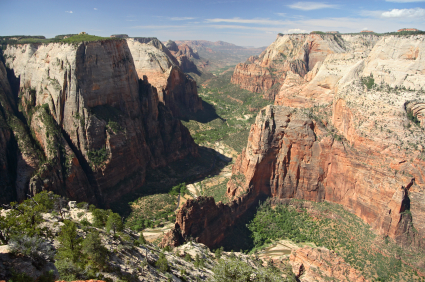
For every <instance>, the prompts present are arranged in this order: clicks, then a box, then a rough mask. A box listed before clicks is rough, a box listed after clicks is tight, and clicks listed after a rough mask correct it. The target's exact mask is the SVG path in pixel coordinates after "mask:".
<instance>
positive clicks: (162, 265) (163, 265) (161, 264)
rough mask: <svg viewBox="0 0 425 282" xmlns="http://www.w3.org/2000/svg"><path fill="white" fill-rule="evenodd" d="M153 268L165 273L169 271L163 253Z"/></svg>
mask: <svg viewBox="0 0 425 282" xmlns="http://www.w3.org/2000/svg"><path fill="white" fill-rule="evenodd" d="M155 266H156V267H157V268H158V269H159V270H161V271H162V272H166V271H168V269H169V266H168V261H167V258H166V257H165V254H164V253H160V254H159V258H158V260H157V261H156V263H155Z"/></svg>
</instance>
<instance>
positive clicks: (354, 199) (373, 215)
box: [227, 106, 425, 239]
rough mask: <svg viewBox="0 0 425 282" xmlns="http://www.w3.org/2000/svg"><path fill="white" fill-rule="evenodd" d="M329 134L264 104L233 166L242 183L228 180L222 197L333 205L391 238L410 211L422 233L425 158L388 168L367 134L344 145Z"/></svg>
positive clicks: (389, 159)
mask: <svg viewBox="0 0 425 282" xmlns="http://www.w3.org/2000/svg"><path fill="white" fill-rule="evenodd" d="M336 112H338V111H336ZM334 114H335V113H334ZM327 135H328V129H327V128H326V127H325V126H323V125H322V124H321V122H316V121H314V120H311V119H309V118H307V117H305V116H303V115H299V114H297V113H296V112H293V111H291V109H289V108H285V107H277V106H268V107H267V108H265V109H263V110H262V111H261V112H260V113H259V115H258V116H257V119H256V123H255V124H254V125H252V127H251V132H250V136H249V140H248V145H247V148H246V149H245V150H244V151H243V152H242V154H241V155H240V156H239V157H238V159H237V161H236V163H235V165H234V167H233V174H234V175H238V174H243V175H244V177H245V181H244V182H242V183H240V182H239V183H236V182H235V181H234V180H231V181H229V183H228V191H227V193H228V195H230V196H237V195H240V194H242V193H243V191H244V190H247V189H253V190H254V191H256V194H266V195H269V196H272V197H276V198H298V199H305V200H311V201H323V200H326V201H331V202H335V203H339V204H342V205H344V206H345V207H347V208H348V209H349V210H350V211H352V212H353V213H355V214H356V215H357V216H359V217H360V218H362V219H363V220H364V221H365V222H366V223H368V224H370V225H371V226H372V227H373V228H374V229H376V230H377V231H378V232H379V233H381V234H383V235H389V236H390V237H392V238H395V239H397V237H398V236H399V235H400V233H403V232H404V231H405V230H404V228H405V227H403V226H402V225H401V224H400V221H401V219H402V216H403V214H402V213H403V212H404V211H405V210H406V209H410V211H411V213H412V215H413V225H414V226H415V228H417V230H418V234H419V236H420V237H421V238H422V237H423V236H424V232H425V229H424V227H425V226H424V224H423V222H422V217H421V216H422V214H423V210H424V207H423V204H422V198H423V189H424V184H425V183H424V179H423V176H422V172H423V171H424V169H425V162H424V161H423V160H420V159H415V162H414V163H406V164H403V165H401V166H399V167H397V168H394V165H393V164H394V162H395V161H396V162H397V159H396V160H395V159H394V158H395V157H396V156H395V155H393V154H391V152H388V151H387V150H385V148H386V146H382V145H380V144H376V143H373V142H370V141H369V140H367V139H365V138H363V139H362V140H358V142H355V143H353V144H351V145H350V144H349V142H346V141H337V139H334V138H332V137H330V136H327ZM360 141H363V142H360ZM402 163H403V162H402ZM249 187H253V188H249Z"/></svg>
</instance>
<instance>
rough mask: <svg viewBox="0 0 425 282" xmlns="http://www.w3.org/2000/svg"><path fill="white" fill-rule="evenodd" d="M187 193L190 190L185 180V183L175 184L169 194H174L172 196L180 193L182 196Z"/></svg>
mask: <svg viewBox="0 0 425 282" xmlns="http://www.w3.org/2000/svg"><path fill="white" fill-rule="evenodd" d="M187 193H188V191H187V188H186V183H184V182H183V183H180V184H178V185H176V186H173V187H172V188H171V189H170V192H169V194H170V195H172V196H177V195H179V194H180V195H181V196H184V195H185V194H187Z"/></svg>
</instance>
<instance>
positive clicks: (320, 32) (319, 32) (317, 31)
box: [310, 30, 326, 34]
mask: <svg viewBox="0 0 425 282" xmlns="http://www.w3.org/2000/svg"><path fill="white" fill-rule="evenodd" d="M310 34H326V33H325V32H323V31H319V30H315V31H312V32H310Z"/></svg>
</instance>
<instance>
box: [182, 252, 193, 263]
mask: <svg viewBox="0 0 425 282" xmlns="http://www.w3.org/2000/svg"><path fill="white" fill-rule="evenodd" d="M184 260H185V261H188V262H191V261H192V257H191V256H190V255H189V254H188V253H186V254H185V255H184Z"/></svg>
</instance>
